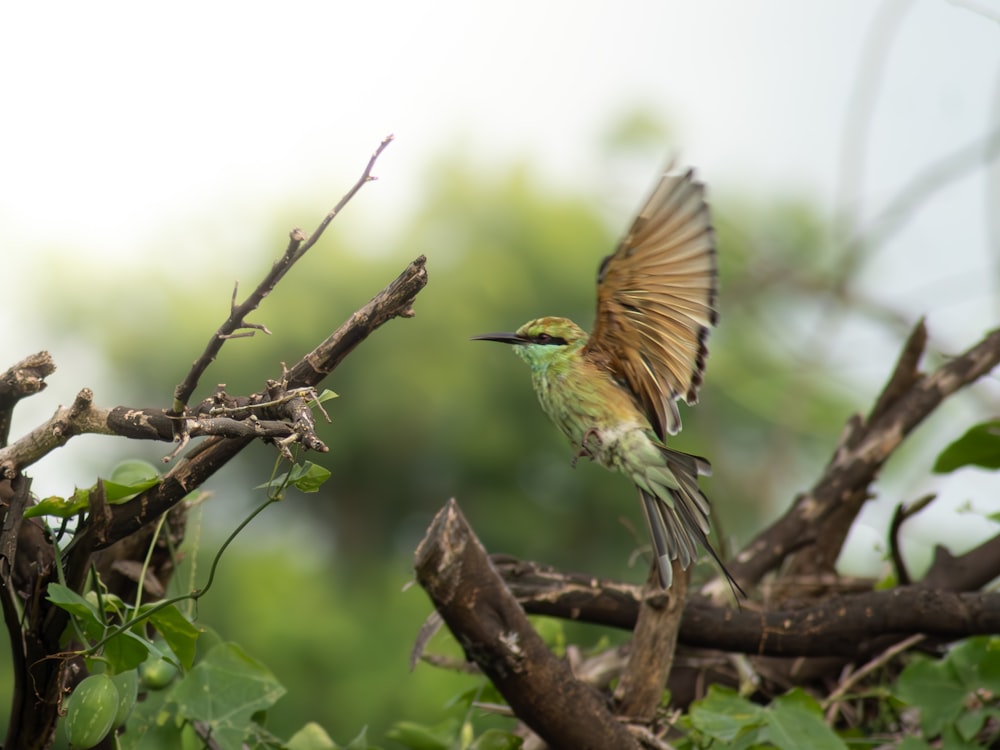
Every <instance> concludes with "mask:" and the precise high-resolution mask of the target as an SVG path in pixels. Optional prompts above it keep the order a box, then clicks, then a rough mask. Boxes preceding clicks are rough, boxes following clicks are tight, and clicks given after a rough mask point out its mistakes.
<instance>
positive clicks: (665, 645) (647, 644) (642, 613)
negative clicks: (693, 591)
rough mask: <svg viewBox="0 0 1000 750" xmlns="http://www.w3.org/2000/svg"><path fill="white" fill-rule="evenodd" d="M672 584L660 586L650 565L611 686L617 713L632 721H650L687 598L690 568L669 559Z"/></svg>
mask: <svg viewBox="0 0 1000 750" xmlns="http://www.w3.org/2000/svg"><path fill="white" fill-rule="evenodd" d="M673 568H674V579H673V580H674V584H673V585H672V586H671V587H670V590H669V591H664V590H663V589H662V588H661V587H660V574H659V571H658V570H657V569H656V565H655V564H654V565H652V566H650V571H649V576H648V577H647V579H646V585H645V586H644V587H643V591H642V599H641V601H640V604H639V610H638V613H637V616H636V624H635V631H634V634H633V636H632V645H631V648H630V649H629V656H628V662H627V663H626V665H625V669H624V670H623V671H622V674H621V680H620V681H619V682H618V686H617V687H616V688H615V692H614V699H615V705H616V710H617V712H618V714H619V715H620V716H624V717H626V718H628V719H631V720H634V721H645V722H648V721H651V720H652V719H653V717H654V716H655V714H656V709H657V708H658V707H659V705H660V701H661V700H662V699H663V686H664V685H666V684H667V677H668V676H669V675H670V668H671V667H672V666H673V662H674V650H675V649H676V647H677V634H678V631H679V629H680V624H681V617H682V615H683V613H684V604H685V602H686V601H687V590H688V582H689V578H690V572H689V571H688V570H685V569H684V568H682V567H681V565H680V563H678V561H677V560H674V561H673Z"/></svg>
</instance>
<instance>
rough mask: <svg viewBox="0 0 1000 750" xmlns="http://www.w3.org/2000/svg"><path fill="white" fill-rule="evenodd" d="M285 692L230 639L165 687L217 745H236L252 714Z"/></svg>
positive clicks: (228, 748)
mask: <svg viewBox="0 0 1000 750" xmlns="http://www.w3.org/2000/svg"><path fill="white" fill-rule="evenodd" d="M284 693H285V688H284V687H283V686H282V685H281V683H279V682H278V681H277V680H276V679H275V677H274V675H273V674H271V672H270V670H268V668H267V667H265V666H264V665H263V664H261V663H260V662H258V661H257V660H256V659H253V658H252V657H250V656H248V655H247V654H246V652H244V651H243V649H242V648H240V647H239V646H238V645H237V644H235V643H221V644H219V645H218V646H216V647H215V648H213V649H212V650H211V651H209V652H208V654H206V656H205V659H204V660H202V661H201V662H199V663H198V664H197V665H195V667H194V668H193V669H192V670H191V671H190V672H188V674H187V675H186V676H185V677H184V679H182V680H181V681H180V682H178V683H177V684H176V685H174V687H173V688H172V689H171V691H170V700H171V701H173V702H174V703H176V704H177V713H178V714H179V715H180V716H182V717H183V718H185V719H188V720H190V721H202V722H205V723H206V724H207V725H208V726H209V727H210V728H211V730H212V738H213V739H214V740H215V741H216V743H218V746H219V747H220V748H222V750H241V747H242V745H243V741H244V739H245V738H246V737H247V736H248V731H252V729H253V723H252V718H253V716H254V715H255V714H257V713H258V712H260V711H264V710H266V709H268V708H270V707H271V706H273V705H274V703H275V702H276V701H277V700H278V698H280V697H281V696H282V695H284Z"/></svg>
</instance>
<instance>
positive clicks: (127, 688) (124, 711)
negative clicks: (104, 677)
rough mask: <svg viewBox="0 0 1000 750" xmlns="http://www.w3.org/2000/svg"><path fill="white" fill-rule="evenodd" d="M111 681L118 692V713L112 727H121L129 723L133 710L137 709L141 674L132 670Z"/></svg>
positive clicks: (116, 676)
mask: <svg viewBox="0 0 1000 750" xmlns="http://www.w3.org/2000/svg"><path fill="white" fill-rule="evenodd" d="M111 681H112V682H113V683H114V684H115V688H117V690H118V711H117V713H115V720H114V721H113V722H112V724H111V726H113V727H120V726H121V725H122V724H124V723H125V722H126V721H128V717H129V716H130V715H131V713H132V709H133V708H135V699H136V698H137V697H138V695H139V672H138V671H137V670H135V669H130V670H129V671H128V672H122V673H121V674H116V675H114V676H113V677H112V678H111Z"/></svg>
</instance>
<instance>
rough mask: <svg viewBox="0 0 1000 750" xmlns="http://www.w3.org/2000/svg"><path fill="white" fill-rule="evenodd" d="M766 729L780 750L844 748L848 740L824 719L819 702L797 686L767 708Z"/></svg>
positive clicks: (832, 749)
mask: <svg viewBox="0 0 1000 750" xmlns="http://www.w3.org/2000/svg"><path fill="white" fill-rule="evenodd" d="M766 713H767V733H768V735H769V736H770V738H771V741H772V742H773V743H774V744H775V745H777V746H778V747H779V748H781V750H799V749H800V748H803V747H808V748H814V749H815V750H847V744H846V743H845V742H844V741H843V740H842V739H841V738H840V737H838V736H837V733H836V732H834V731H833V730H832V729H830V727H828V726H827V725H826V722H824V721H823V712H822V710H821V709H820V706H819V704H818V703H817V702H816V701H815V700H814V699H813V698H812V697H811V696H809V695H808V694H806V693H805V692H804V691H802V690H800V689H798V688H796V689H795V690H792V691H790V692H788V693H787V694H786V695H782V696H781V697H779V698H776V699H775V700H774V701H772V702H771V705H770V706H768V708H767V711H766Z"/></svg>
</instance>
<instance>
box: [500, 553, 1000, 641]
mask: <svg viewBox="0 0 1000 750" xmlns="http://www.w3.org/2000/svg"><path fill="white" fill-rule="evenodd" d="M987 544H988V545H989V546H990V548H991V550H993V551H994V554H996V552H995V550H996V549H998V548H1000V536H998V537H996V538H994V539H993V540H991V542H990V543H987ZM984 546H985V545H984ZM978 549H980V548H977V550H978ZM977 550H973V551H972V552H971V553H969V554H977ZM494 564H495V566H496V567H497V569H498V571H499V573H500V575H501V576H502V577H503V579H504V580H505V581H506V582H507V585H508V586H509V587H510V589H511V591H512V593H513V594H514V595H515V596H516V597H517V599H518V601H519V602H521V605H522V606H523V607H524V609H525V611H526V612H528V613H530V614H539V615H549V616H551V617H561V618H564V619H571V620H579V621H581V622H590V623H595V624H600V625H609V626H612V627H617V628H623V629H627V630H631V629H632V628H634V627H635V623H636V618H637V616H638V612H639V601H640V596H641V594H640V590H639V589H638V587H635V586H623V585H622V584H619V583H617V582H613V581H612V582H605V581H599V580H597V579H594V578H590V577H588V576H585V575H581V574H574V573H561V572H559V571H556V570H555V569H553V568H550V567H546V566H541V565H538V564H536V563H530V562H520V561H516V560H513V559H512V558H509V557H499V558H495V559H494ZM998 572H1000V570H998V569H997V568H994V569H993V577H995V576H996V575H997V573H998ZM996 632H1000V593H995V592H981V591H975V592H956V591H949V590H942V589H930V588H928V587H927V586H925V585H922V584H921V585H915V586H904V587H900V588H895V589H888V590H883V591H864V592H858V593H853V594H842V595H831V596H827V597H826V598H824V599H823V600H822V601H820V602H819V603H817V604H815V605H813V606H809V607H801V608H795V609H789V610H772V611H753V610H751V609H750V608H749V606H745V607H744V609H743V610H734V609H730V608H728V607H719V606H715V605H712V604H710V603H709V602H708V601H706V600H704V599H700V598H693V599H689V600H688V603H687V607H686V608H685V609H684V615H683V618H682V620H681V627H680V633H679V637H678V640H679V643H681V644H683V645H685V646H690V647H695V648H702V649H712V650H717V651H729V652H737V653H744V654H753V655H757V656H781V657H797V656H838V657H849V658H852V659H853V658H867V657H869V656H871V655H873V654H875V653H877V652H878V651H879V650H881V649H882V648H884V647H885V644H884V639H885V638H887V637H890V636H891V637H893V638H894V639H896V640H898V639H899V638H902V637H906V636H909V635H912V634H914V633H924V634H925V635H927V636H929V637H934V638H940V639H943V640H947V641H951V640H957V639H959V638H965V637H968V636H972V635H983V634H989V633H996Z"/></svg>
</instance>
